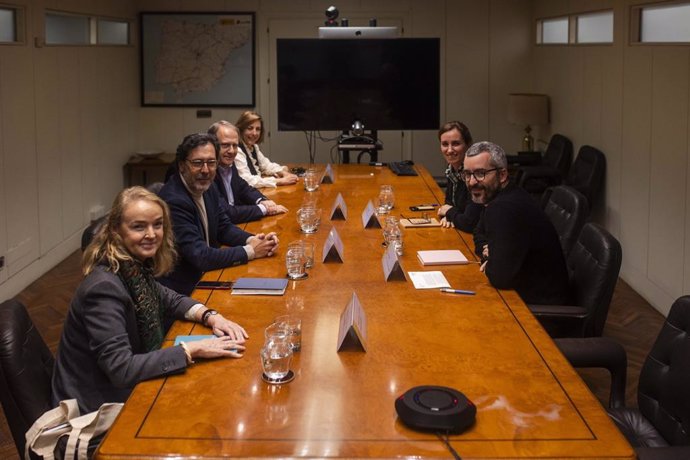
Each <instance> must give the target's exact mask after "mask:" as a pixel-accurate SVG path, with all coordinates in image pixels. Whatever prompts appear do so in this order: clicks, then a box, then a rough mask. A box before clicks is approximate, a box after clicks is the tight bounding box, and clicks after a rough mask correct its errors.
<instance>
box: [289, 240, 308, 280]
mask: <svg viewBox="0 0 690 460" xmlns="http://www.w3.org/2000/svg"><path fill="white" fill-rule="evenodd" d="M304 265H305V258H304V247H303V246H302V242H301V241H296V242H294V241H293V242H292V243H290V244H288V247H287V251H285V268H287V274H288V278H290V279H292V280H296V279H300V278H304V275H305V274H306V273H305V269H304Z"/></svg>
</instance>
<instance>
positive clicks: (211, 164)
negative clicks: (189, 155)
mask: <svg viewBox="0 0 690 460" xmlns="http://www.w3.org/2000/svg"><path fill="white" fill-rule="evenodd" d="M185 161H186V162H187V163H189V164H190V165H192V168H194V169H203V168H204V165H206V166H208V169H216V166H218V161H217V160H185Z"/></svg>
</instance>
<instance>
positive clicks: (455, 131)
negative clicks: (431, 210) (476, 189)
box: [438, 121, 482, 232]
mask: <svg viewBox="0 0 690 460" xmlns="http://www.w3.org/2000/svg"><path fill="white" fill-rule="evenodd" d="M438 138H439V141H440V143H441V153H442V154H443V157H444V158H445V160H446V162H447V163H448V167H447V168H446V179H447V184H446V200H445V204H444V205H443V206H441V207H440V208H439V210H438V216H439V217H440V218H441V225H442V226H443V227H446V228H449V227H455V228H458V229H460V230H462V231H463V232H472V231H473V230H474V227H475V226H476V225H477V222H478V221H479V215H480V214H481V210H482V207H481V205H478V204H476V203H474V202H472V197H471V195H470V193H469V191H468V190H467V185H466V184H465V181H464V180H462V177H461V173H462V169H463V167H462V163H463V161H464V160H465V152H467V149H468V148H469V147H470V145H472V134H470V130H469V129H468V128H467V126H465V124H464V123H461V122H459V121H449V122H448V123H445V124H444V125H443V126H441V129H439V130H438Z"/></svg>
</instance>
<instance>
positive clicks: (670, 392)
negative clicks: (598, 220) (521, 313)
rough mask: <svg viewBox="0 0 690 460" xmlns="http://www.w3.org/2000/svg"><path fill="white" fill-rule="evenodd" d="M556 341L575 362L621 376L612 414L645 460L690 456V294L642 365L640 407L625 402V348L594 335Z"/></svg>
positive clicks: (674, 308)
mask: <svg viewBox="0 0 690 460" xmlns="http://www.w3.org/2000/svg"><path fill="white" fill-rule="evenodd" d="M556 344H557V345H558V347H559V348H560V349H561V351H562V352H563V354H564V355H565V357H566V358H568V360H569V361H570V362H571V363H572V364H573V366H575V367H603V368H606V369H609V371H611V374H612V377H613V379H617V380H618V383H617V384H614V385H612V387H611V395H612V398H611V401H610V402H609V406H610V409H609V415H610V416H611V418H612V419H613V421H614V422H615V423H616V425H617V426H618V428H619V429H620V430H621V432H622V433H623V435H625V437H626V438H627V439H628V441H629V442H630V444H631V445H632V446H633V447H634V448H635V451H636V453H637V455H638V458H639V459H641V460H645V459H646V460H650V459H655V460H659V459H677V460H680V459H683V460H687V459H690V296H683V297H680V298H679V299H678V300H676V301H675V302H674V303H673V306H672V307H671V311H670V312H669V314H668V317H667V318H666V322H665V323H664V325H663V327H662V329H661V332H659V335H658V337H657V339H656V342H655V343H654V345H653V346H652V349H651V351H650V352H649V355H648V356H647V359H646V360H645V362H644V365H643V366H642V370H641V372H640V383H639V387H638V392H637V404H638V406H639V408H638V409H633V408H626V407H624V403H623V402H624V401H625V370H626V366H625V350H624V349H623V347H621V346H620V345H619V344H618V343H616V342H614V341H613V340H611V339H606V338H604V337H589V338H581V339H557V340H556ZM602 356H603V357H604V361H603V362H601V360H600V359H599V358H600V357H602ZM614 356H618V359H617V360H616V359H611V358H612V357H614ZM621 356H622V358H621ZM616 361H617V363H616ZM621 374H622V375H623V377H622V382H623V384H622V386H621V385H620V381H621V376H620V375H621ZM614 393H615V394H614ZM614 400H615V401H614Z"/></svg>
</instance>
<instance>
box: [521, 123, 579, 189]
mask: <svg viewBox="0 0 690 460" xmlns="http://www.w3.org/2000/svg"><path fill="white" fill-rule="evenodd" d="M572 161H573V143H572V142H571V141H570V139H568V138H567V137H565V136H563V135H562V134H554V135H553V136H551V140H550V141H549V145H548V146H547V147H546V152H544V158H543V159H542V162H541V164H539V165H534V166H521V167H519V168H518V169H517V173H516V175H515V183H516V184H517V185H519V186H520V187H522V188H524V189H525V190H527V191H528V192H530V193H531V194H535V195H541V194H542V193H543V192H544V190H546V189H547V188H548V187H552V186H554V185H559V184H560V183H561V182H562V181H563V178H564V177H565V176H566V174H567V172H568V169H569V168H570V163H571V162H572Z"/></svg>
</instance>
